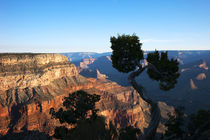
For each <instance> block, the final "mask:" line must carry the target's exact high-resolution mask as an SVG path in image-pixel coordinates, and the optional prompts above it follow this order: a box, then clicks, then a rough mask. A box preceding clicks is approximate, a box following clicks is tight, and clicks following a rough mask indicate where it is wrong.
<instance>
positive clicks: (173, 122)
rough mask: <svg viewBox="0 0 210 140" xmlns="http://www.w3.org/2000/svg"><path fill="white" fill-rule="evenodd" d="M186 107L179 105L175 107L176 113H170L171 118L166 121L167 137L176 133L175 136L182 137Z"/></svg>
mask: <svg viewBox="0 0 210 140" xmlns="http://www.w3.org/2000/svg"><path fill="white" fill-rule="evenodd" d="M183 110H184V107H178V108H176V109H175V115H170V114H168V115H169V120H168V121H167V123H166V127H167V128H168V130H167V131H166V133H165V136H166V137H169V136H172V135H175V137H180V136H182V134H183V133H184V131H183V130H182V125H183V121H184V112H183Z"/></svg>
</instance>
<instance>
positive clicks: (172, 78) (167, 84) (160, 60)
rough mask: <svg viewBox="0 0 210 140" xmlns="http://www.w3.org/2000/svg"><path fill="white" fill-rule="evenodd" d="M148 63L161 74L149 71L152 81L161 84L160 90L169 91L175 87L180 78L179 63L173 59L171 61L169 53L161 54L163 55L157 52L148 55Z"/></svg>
mask: <svg viewBox="0 0 210 140" xmlns="http://www.w3.org/2000/svg"><path fill="white" fill-rule="evenodd" d="M147 61H148V62H149V63H151V64H153V65H154V66H155V67H156V69H157V70H158V72H159V73H157V72H156V71H154V70H153V69H148V70H147V74H148V75H149V77H150V78H151V79H153V80H157V81H159V82H160V89H162V90H169V89H172V88H174V87H175V84H176V83H177V78H178V77H179V73H178V70H179V67H178V65H179V63H178V61H177V60H174V59H173V58H172V59H171V60H169V58H168V52H167V51H166V52H161V54H160V53H159V52H158V51H155V52H153V53H149V54H148V56H147Z"/></svg>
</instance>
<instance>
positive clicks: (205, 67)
mask: <svg viewBox="0 0 210 140" xmlns="http://www.w3.org/2000/svg"><path fill="white" fill-rule="evenodd" d="M199 67H200V68H203V69H205V70H208V69H209V67H208V66H207V65H206V61H203V63H202V64H200V65H199Z"/></svg>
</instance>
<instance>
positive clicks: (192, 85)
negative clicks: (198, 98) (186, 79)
mask: <svg viewBox="0 0 210 140" xmlns="http://www.w3.org/2000/svg"><path fill="white" fill-rule="evenodd" d="M190 87H191V89H193V90H194V89H197V88H198V87H197V86H196V85H195V83H194V81H193V80H192V79H190Z"/></svg>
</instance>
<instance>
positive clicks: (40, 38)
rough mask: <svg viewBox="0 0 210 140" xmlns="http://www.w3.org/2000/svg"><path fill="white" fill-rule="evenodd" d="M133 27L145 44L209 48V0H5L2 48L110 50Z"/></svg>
mask: <svg viewBox="0 0 210 140" xmlns="http://www.w3.org/2000/svg"><path fill="white" fill-rule="evenodd" d="M133 33H135V34H136V35H137V36H139V38H140V41H141V42H143V46H142V49H143V50H154V49H158V50H209V49H210V0H0V53H1V52H53V53H56V52H57V53H59V52H110V51H111V49H110V46H111V44H110V37H111V36H117V35H118V34H120V35H122V34H130V35H132V34H133Z"/></svg>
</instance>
